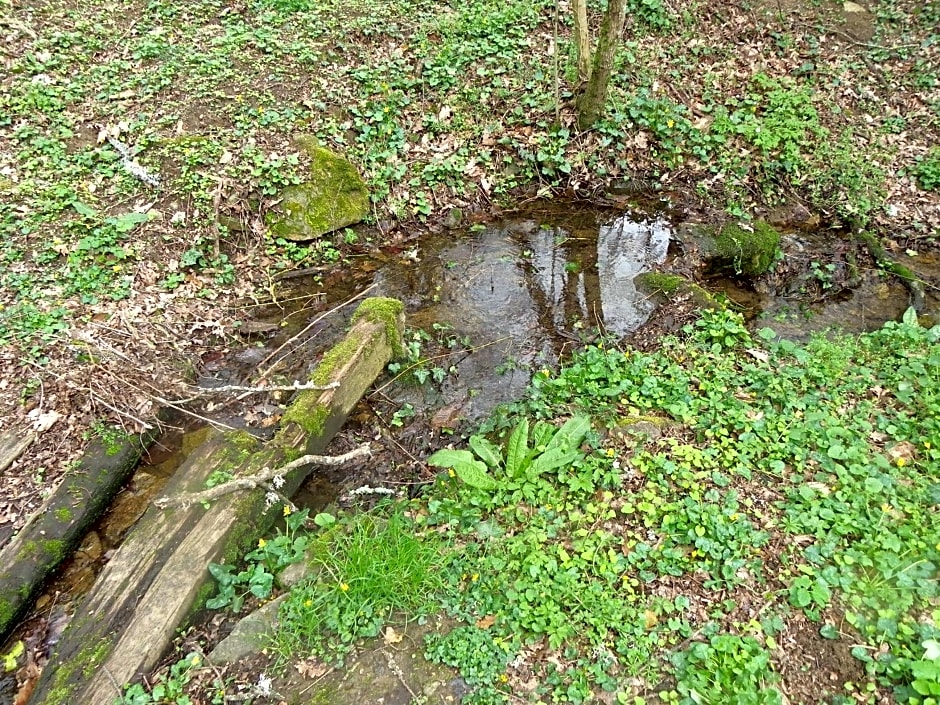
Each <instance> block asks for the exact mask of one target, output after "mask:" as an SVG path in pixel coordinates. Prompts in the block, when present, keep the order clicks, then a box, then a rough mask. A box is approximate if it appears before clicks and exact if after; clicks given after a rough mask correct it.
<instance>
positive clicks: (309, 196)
mask: <svg viewBox="0 0 940 705" xmlns="http://www.w3.org/2000/svg"><path fill="white" fill-rule="evenodd" d="M297 143H298V145H299V146H300V147H301V149H303V151H305V152H306V153H307V154H308V155H309V157H310V178H309V179H308V180H307V181H305V182H303V183H301V184H297V185H295V186H288V187H286V188H285V189H284V190H283V191H282V192H281V194H280V197H281V202H280V204H279V206H278V211H277V212H275V213H272V214H270V215H269V217H268V225H269V226H270V228H271V232H272V233H273V234H274V235H275V236H276V237H283V238H284V239H286V240H293V241H295V242H299V241H304V240H313V239H315V238H318V237H320V236H321V235H325V234H327V233H331V232H333V231H334V230H339V229H340V228H345V227H346V226H347V225H352V224H353V223H358V222H359V221H361V220H363V219H364V218H365V217H366V216H368V215H369V211H370V208H371V207H370V202H369V190H368V189H367V188H366V184H365V182H364V181H363V180H362V177H361V176H360V175H359V172H358V171H357V170H356V167H355V166H354V165H353V164H351V163H350V162H349V161H347V160H346V159H344V158H343V157H341V156H340V155H338V154H336V153H334V152H331V151H330V150H328V149H326V148H325V147H321V146H320V145H319V144H318V143H317V141H316V139H314V138H312V137H300V138H298V139H297Z"/></svg>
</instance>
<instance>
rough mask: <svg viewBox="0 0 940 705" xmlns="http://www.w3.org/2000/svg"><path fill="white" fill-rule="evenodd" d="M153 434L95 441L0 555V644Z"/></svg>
mask: <svg viewBox="0 0 940 705" xmlns="http://www.w3.org/2000/svg"><path fill="white" fill-rule="evenodd" d="M153 436H154V433H153V432H150V433H148V434H145V435H143V436H139V437H131V438H121V439H112V440H109V441H107V442H106V441H102V440H96V441H93V442H92V443H91V445H90V446H89V447H88V449H87V450H86V451H85V453H84V455H83V456H82V459H81V461H80V463H79V464H78V466H77V467H75V468H73V469H71V470H69V471H68V472H67V473H66V474H65V477H64V478H63V479H62V481H61V482H60V483H59V486H58V487H57V488H56V489H55V491H54V492H53V493H52V496H51V497H49V499H47V500H46V501H45V502H44V503H43V505H42V507H41V508H40V509H39V510H37V511H36V513H35V514H34V515H33V516H32V517H31V518H30V520H29V521H28V522H27V524H26V526H24V527H23V528H22V529H21V530H20V531H19V533H18V534H17V535H16V536H14V537H13V538H12V539H11V540H10V541H9V542H8V543H7V544H6V545H4V547H3V549H2V550H0V566H3V572H2V573H0V640H2V638H3V637H5V636H6V634H7V633H8V632H9V631H10V629H12V628H13V627H14V626H15V625H16V623H17V620H18V619H19V618H20V617H22V615H23V613H24V612H25V611H26V610H27V609H28V608H29V606H30V605H31V604H32V601H33V599H35V597H36V596H37V594H38V593H39V591H40V589H41V588H42V586H43V583H44V582H45V580H46V578H47V577H48V576H49V575H50V574H51V573H52V571H53V570H55V569H56V567H57V566H58V565H59V563H60V562H61V561H62V559H63V558H65V557H66V556H68V555H69V554H70V553H71V552H72V550H73V549H74V548H75V547H76V545H77V544H78V542H79V541H80V540H81V538H82V536H84V535H85V532H86V531H87V530H88V528H89V527H90V526H91V524H92V523H93V522H94V521H95V520H96V519H97V518H98V517H99V516H101V513H102V512H103V511H104V510H105V509H107V507H108V505H109V504H111V500H112V499H113V498H114V495H115V494H117V492H118V491H119V490H120V489H121V487H122V486H123V484H124V481H125V480H126V479H127V477H128V475H130V473H131V472H132V471H133V469H134V466H135V465H136V464H137V461H138V460H139V459H140V456H141V454H142V453H143V452H144V450H145V449H146V448H147V446H148V445H149V444H150V442H151V441H152V440H153Z"/></svg>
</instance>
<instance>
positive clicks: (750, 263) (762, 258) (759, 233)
mask: <svg viewBox="0 0 940 705" xmlns="http://www.w3.org/2000/svg"><path fill="white" fill-rule="evenodd" d="M779 248H780V233H778V232H777V230H776V229H775V228H774V227H773V226H772V225H769V224H768V223H765V222H764V221H763V220H759V221H757V222H756V223H754V225H753V226H752V227H750V228H747V229H745V228H743V227H741V226H740V225H737V224H735V223H728V224H727V225H725V226H723V227H722V228H721V229H720V230H719V231H718V232H717V234H716V235H715V252H716V254H717V255H718V256H719V258H720V260H722V261H723V262H724V263H725V264H726V266H729V267H732V268H733V269H734V271H735V272H737V273H738V274H745V275H747V276H749V277H756V276H758V275H761V274H764V273H765V272H766V271H767V270H768V269H770V265H772V264H773V263H774V258H775V257H776V256H777V251H778V249H779Z"/></svg>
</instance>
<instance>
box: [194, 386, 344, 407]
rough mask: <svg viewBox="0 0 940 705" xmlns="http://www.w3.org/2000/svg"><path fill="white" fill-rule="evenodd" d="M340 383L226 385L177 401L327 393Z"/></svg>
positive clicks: (201, 390)
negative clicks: (233, 395) (235, 394)
mask: <svg viewBox="0 0 940 705" xmlns="http://www.w3.org/2000/svg"><path fill="white" fill-rule="evenodd" d="M338 386H339V382H330V383H329V384H314V383H313V382H296V381H295V382H294V383H293V384H272V385H271V386H270V387H266V386H261V387H245V386H242V385H240V384H226V385H223V386H221V387H199V388H197V389H196V390H195V392H196V393H195V394H194V395H193V396H191V397H186V398H185V399H177V400H176V403H177V404H188V403H189V402H191V401H195V400H196V399H201V398H202V397H207V396H211V395H213V394H224V393H225V392H246V393H248V394H265V393H267V392H299V391H302V390H304V389H315V390H317V391H326V390H327V389H336V388H337V387H338Z"/></svg>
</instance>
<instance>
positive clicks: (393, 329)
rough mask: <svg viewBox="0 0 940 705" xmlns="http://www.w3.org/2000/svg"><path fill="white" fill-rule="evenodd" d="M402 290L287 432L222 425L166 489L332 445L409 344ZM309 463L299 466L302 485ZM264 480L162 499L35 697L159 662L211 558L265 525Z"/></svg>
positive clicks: (302, 403)
mask: <svg viewBox="0 0 940 705" xmlns="http://www.w3.org/2000/svg"><path fill="white" fill-rule="evenodd" d="M401 312H402V306H401V303H400V302H397V301H394V300H391V299H369V300H366V301H364V302H363V303H362V305H361V306H360V307H359V310H358V311H357V313H356V315H355V317H354V319H353V320H354V325H353V327H352V329H351V330H350V331H349V333H348V334H347V336H346V338H345V339H344V340H343V341H342V342H341V343H340V344H339V345H337V346H335V347H334V348H333V349H332V350H330V352H328V353H327V354H326V355H325V356H324V358H323V360H322V361H321V363H320V364H319V365H318V367H317V369H316V370H315V371H314V373H313V375H311V381H313V382H315V383H317V384H326V383H329V382H333V381H335V382H337V383H338V385H339V386H337V387H335V388H333V389H329V390H324V391H315V390H306V391H303V392H301V393H300V394H298V396H297V398H296V399H295V400H294V402H293V403H292V404H291V406H290V407H289V408H288V410H287V411H286V412H285V414H284V417H283V418H282V427H281V430H280V431H279V432H278V434H277V436H276V437H275V438H274V440H272V441H271V442H270V443H268V444H267V445H265V446H263V447H262V446H261V445H260V444H258V443H257V442H256V441H255V440H254V439H252V438H251V437H249V436H247V434H222V433H215V434H214V435H213V436H212V437H211V438H210V439H209V440H208V441H207V442H206V443H205V444H204V445H203V446H201V447H200V448H199V449H198V450H197V451H196V452H195V453H194V454H193V455H191V456H190V458H189V459H188V460H187V462H186V463H185V464H184V465H183V467H182V468H180V470H178V471H177V473H176V475H174V477H173V479H172V480H171V481H170V483H169V484H168V486H167V489H166V494H167V495H168V496H174V495H178V494H181V493H190V492H194V491H198V490H200V489H202V488H203V487H204V483H205V480H206V478H208V477H209V475H210V474H211V473H212V472H213V471H214V470H228V471H232V470H234V472H235V474H237V475H249V474H254V473H256V472H258V471H259V470H260V469H262V468H264V467H273V464H278V465H279V464H283V463H285V462H287V461H289V460H291V459H292V458H295V457H297V456H298V455H300V454H303V452H304V451H306V452H308V453H322V452H323V450H324V449H325V448H326V445H327V444H328V443H329V441H330V439H331V438H332V436H333V435H334V434H335V432H336V431H337V430H338V429H339V428H340V427H341V426H342V424H343V423H344V421H345V419H346V416H347V415H348V414H349V412H350V411H351V410H352V408H353V406H355V404H356V402H357V401H358V400H359V398H360V397H361V396H362V394H363V393H364V392H365V391H366V389H368V387H369V386H370V385H371V384H372V382H373V381H374V380H375V378H376V376H377V375H378V374H379V373H380V372H381V371H382V369H383V368H384V367H385V365H386V364H387V362H388V361H389V359H390V358H391V357H392V355H393V353H396V352H397V351H398V350H400V345H401V330H402V326H403V324H404V319H403V316H402V313H401ZM308 472H309V468H306V469H301V470H298V471H296V472H293V473H290V474H289V475H288V476H287V478H285V480H286V482H285V486H284V487H283V488H282V491H283V492H284V493H285V494H288V495H289V494H291V493H293V492H294V491H296V489H297V487H299V486H300V483H301V482H302V481H303V479H304V478H305V476H306V475H307V474H308ZM267 516H268V515H267V514H265V502H264V492H263V491H262V490H251V491H248V492H242V493H237V494H231V495H226V496H224V497H221V498H220V499H218V500H216V501H215V502H213V503H212V505H211V506H210V507H209V508H208V509H205V508H204V507H202V506H201V505H195V506H191V507H188V508H183V507H174V508H172V509H168V510H163V511H161V510H159V509H157V508H156V507H150V508H149V509H148V510H147V513H146V514H145V515H144V517H143V519H142V520H141V521H140V523H139V524H138V526H137V527H136V528H135V529H134V531H133V532H132V534H131V536H130V537H129V538H128V539H127V540H126V541H125V543H124V544H123V545H122V546H121V548H120V549H119V550H118V551H117V553H116V555H115V556H114V557H113V558H112V559H111V561H110V562H109V563H108V565H107V566H106V567H105V569H104V571H103V572H102V574H101V576H100V577H99V579H98V581H97V582H96V583H95V587H94V588H93V589H92V591H91V593H89V595H88V596H87V597H86V598H85V600H84V601H83V602H82V604H81V605H80V606H79V607H78V609H77V610H76V613H75V616H74V618H73V621H72V623H71V624H70V625H69V627H68V629H67V630H66V632H65V634H64V635H63V638H62V641H61V642H60V643H59V646H58V647H57V649H56V651H55V653H54V654H53V657H52V659H51V660H50V664H49V665H48V666H47V667H46V669H45V671H44V672H43V674H42V676H41V678H40V681H39V684H38V685H37V688H36V691H35V692H34V695H33V699H32V700H31V701H30V702H31V703H32V705H65V704H66V703H82V704H83V705H112V703H113V702H114V699H115V698H116V697H117V695H118V694H119V693H120V688H121V686H122V685H124V684H125V683H128V682H130V681H132V680H134V679H135V678H137V677H138V676H140V675H143V674H146V673H149V672H150V671H151V670H152V669H153V668H154V667H155V666H156V664H157V663H158V661H159V659H160V658H161V656H162V654H163V653H164V652H165V651H166V649H167V648H168V647H169V645H170V643H171V641H172V638H173V635H174V633H175V631H176V629H177V627H178V626H180V625H181V623H182V622H183V621H184V620H185V619H186V617H187V616H188V615H189V614H190V613H191V612H192V610H193V609H194V607H198V606H199V605H200V604H201V602H202V601H203V599H204V597H205V595H206V594H207V592H208V590H207V588H211V585H210V584H209V574H208V570H207V566H208V564H209V563H210V562H220V561H222V560H226V561H229V562H231V561H233V560H235V559H236V558H237V557H239V556H240V555H242V554H243V553H244V552H245V551H246V550H248V548H249V547H250V546H252V545H254V544H255V543H256V541H257V538H258V536H259V535H260V533H261V532H262V531H264V528H265V524H266V519H267Z"/></svg>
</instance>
